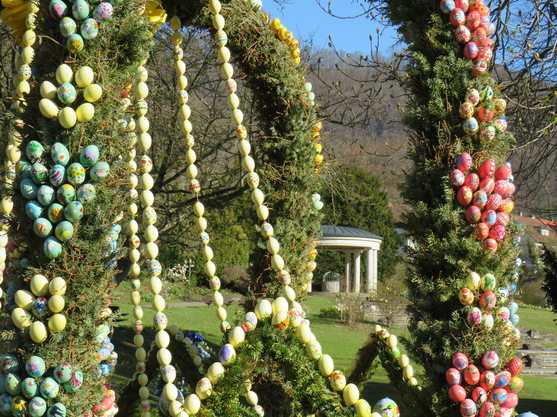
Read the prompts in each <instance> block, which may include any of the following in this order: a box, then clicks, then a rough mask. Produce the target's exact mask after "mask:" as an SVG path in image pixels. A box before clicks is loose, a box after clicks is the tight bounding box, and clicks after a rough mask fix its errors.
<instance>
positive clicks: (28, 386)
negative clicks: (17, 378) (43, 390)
mask: <svg viewBox="0 0 557 417" xmlns="http://www.w3.org/2000/svg"><path fill="white" fill-rule="evenodd" d="M38 392H39V386H38V385H37V381H36V380H35V378H25V379H24V380H23V381H22V383H21V393H22V394H23V395H24V396H25V397H26V398H33V397H35V396H36V395H37V393H38Z"/></svg>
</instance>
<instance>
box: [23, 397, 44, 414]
mask: <svg viewBox="0 0 557 417" xmlns="http://www.w3.org/2000/svg"><path fill="white" fill-rule="evenodd" d="M27 412H28V413H29V415H30V416H31V417H42V416H43V415H44V413H46V401H45V400H44V398H41V397H35V398H33V399H31V401H29V405H28V406H27Z"/></svg>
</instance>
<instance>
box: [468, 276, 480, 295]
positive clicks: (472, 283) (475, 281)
mask: <svg viewBox="0 0 557 417" xmlns="http://www.w3.org/2000/svg"><path fill="white" fill-rule="evenodd" d="M480 282H481V278H480V275H479V274H478V273H477V272H470V273H469V274H468V277H466V286H467V287H468V288H470V289H471V290H472V291H476V290H477V289H478V288H480Z"/></svg>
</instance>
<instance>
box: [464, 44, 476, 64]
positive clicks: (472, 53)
mask: <svg viewBox="0 0 557 417" xmlns="http://www.w3.org/2000/svg"><path fill="white" fill-rule="evenodd" d="M479 51H480V50H479V48H478V45H476V42H467V43H466V45H464V49H463V51H462V52H463V54H464V57H465V58H466V59H468V60H469V61H471V60H473V59H474V58H476V55H478V52H479Z"/></svg>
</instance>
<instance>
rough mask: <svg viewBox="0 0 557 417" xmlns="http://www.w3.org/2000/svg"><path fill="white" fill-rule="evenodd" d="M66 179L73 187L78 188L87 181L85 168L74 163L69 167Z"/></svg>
mask: <svg viewBox="0 0 557 417" xmlns="http://www.w3.org/2000/svg"><path fill="white" fill-rule="evenodd" d="M66 177H67V179H68V182H69V183H70V184H71V185H73V186H74V187H77V186H78V185H81V184H83V182H84V181H85V168H83V165H81V164H80V163H78V162H74V163H73V164H71V165H70V166H69V167H68V169H67V171H66Z"/></svg>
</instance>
